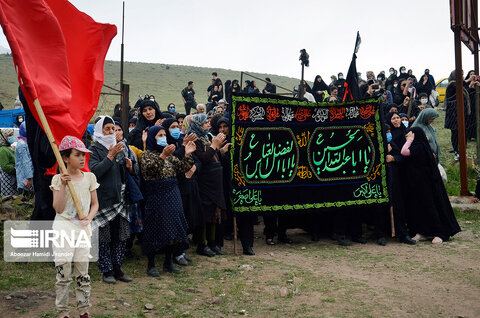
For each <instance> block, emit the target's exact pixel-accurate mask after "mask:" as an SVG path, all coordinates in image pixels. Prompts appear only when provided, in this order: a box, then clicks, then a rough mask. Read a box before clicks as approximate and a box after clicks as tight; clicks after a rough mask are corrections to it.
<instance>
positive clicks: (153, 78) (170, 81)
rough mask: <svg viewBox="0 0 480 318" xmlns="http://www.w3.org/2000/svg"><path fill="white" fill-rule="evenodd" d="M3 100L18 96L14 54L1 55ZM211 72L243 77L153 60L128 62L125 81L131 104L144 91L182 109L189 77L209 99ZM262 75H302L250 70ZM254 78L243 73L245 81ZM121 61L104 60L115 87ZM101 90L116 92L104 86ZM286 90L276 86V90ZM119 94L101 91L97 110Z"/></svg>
mask: <svg viewBox="0 0 480 318" xmlns="http://www.w3.org/2000/svg"><path fill="white" fill-rule="evenodd" d="M0 70H2V71H1V72H0V102H2V103H3V105H4V107H5V108H6V109H10V108H13V102H14V101H15V97H16V96H17V88H18V81H17V76H16V74H15V70H14V67H13V62H12V57H11V56H9V55H5V54H4V55H0ZM212 72H217V73H218V76H219V77H220V78H221V79H222V81H223V82H225V81H226V80H228V79H230V80H233V79H238V80H240V71H234V70H226V69H220V68H206V67H194V66H186V65H166V64H154V63H137V62H127V63H125V66H124V79H125V83H127V84H130V105H132V106H133V105H135V102H136V101H137V99H138V97H139V96H144V95H145V94H152V95H155V99H156V100H157V102H158V104H159V105H160V107H161V110H162V111H163V110H166V107H167V105H168V103H171V102H173V103H175V105H177V107H178V108H180V109H181V110H182V111H183V103H182V99H181V95H180V92H181V90H182V89H183V88H184V87H185V86H186V85H187V82H188V81H193V82H194V89H195V92H196V97H197V101H198V102H199V103H205V102H206V91H207V87H208V86H209V85H210V81H211V78H212V76H211V74H212ZM248 73H249V74H252V75H254V76H257V77H259V78H265V77H270V79H271V80H272V82H274V83H276V84H278V85H280V86H283V87H286V88H289V89H292V88H293V87H294V86H295V85H298V82H299V79H295V78H291V77H285V76H277V75H272V74H259V73H254V72H248ZM247 79H252V78H251V77H248V76H244V79H243V80H244V81H245V80H247ZM119 81H120V62H116V61H105V84H106V85H108V86H111V87H114V88H117V89H119V88H120V84H119ZM256 82H257V86H258V88H259V89H260V90H262V89H263V88H264V86H265V84H264V83H263V82H261V81H258V80H257V81H256ZM102 92H105V93H115V92H114V91H112V90H110V89H108V88H106V87H104V88H103V90H102ZM281 92H285V91H284V90H281V89H278V88H277V93H281ZM119 101H120V97H119V96H114V95H101V96H100V100H99V109H98V111H97V114H110V115H111V113H112V112H113V107H114V106H115V104H117V103H119Z"/></svg>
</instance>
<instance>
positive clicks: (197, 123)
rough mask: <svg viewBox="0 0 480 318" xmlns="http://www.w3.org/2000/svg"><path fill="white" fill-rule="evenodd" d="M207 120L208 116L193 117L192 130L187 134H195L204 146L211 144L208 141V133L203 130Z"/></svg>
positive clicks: (197, 115) (198, 115)
mask: <svg viewBox="0 0 480 318" xmlns="http://www.w3.org/2000/svg"><path fill="white" fill-rule="evenodd" d="M207 118H208V117H207V115H206V114H196V115H193V117H192V120H191V122H190V128H189V129H188V131H187V134H189V133H191V132H193V133H195V134H196V135H197V138H198V139H200V141H201V142H202V143H203V144H204V145H207V144H209V143H210V140H208V131H207V130H205V129H203V128H202V126H203V125H204V124H205V122H206V121H207Z"/></svg>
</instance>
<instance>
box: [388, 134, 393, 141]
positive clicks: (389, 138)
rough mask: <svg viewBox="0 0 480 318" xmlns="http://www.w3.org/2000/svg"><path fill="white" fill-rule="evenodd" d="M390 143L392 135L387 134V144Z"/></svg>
mask: <svg viewBox="0 0 480 318" xmlns="http://www.w3.org/2000/svg"><path fill="white" fill-rule="evenodd" d="M390 141H392V133H387V142H390Z"/></svg>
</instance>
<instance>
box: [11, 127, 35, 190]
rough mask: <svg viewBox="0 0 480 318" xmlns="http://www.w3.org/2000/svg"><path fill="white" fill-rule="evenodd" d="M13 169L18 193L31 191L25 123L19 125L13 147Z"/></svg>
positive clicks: (31, 183) (31, 168) (31, 166)
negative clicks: (15, 144) (15, 142)
mask: <svg viewBox="0 0 480 318" xmlns="http://www.w3.org/2000/svg"><path fill="white" fill-rule="evenodd" d="M15 171H16V176H17V188H18V190H19V193H24V194H27V193H32V191H33V164H32V158H31V157H30V152H29V151H28V144H27V130H26V129H25V123H24V122H23V123H22V124H21V125H20V129H19V131H18V138H17V146H16V147H15Z"/></svg>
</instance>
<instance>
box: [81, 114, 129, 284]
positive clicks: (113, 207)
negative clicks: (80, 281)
mask: <svg viewBox="0 0 480 318" xmlns="http://www.w3.org/2000/svg"><path fill="white" fill-rule="evenodd" d="M93 138H94V141H95V143H94V144H93V145H92V146H91V147H90V148H89V150H90V151H91V152H92V153H91V154H90V160H89V162H88V167H89V168H90V170H91V171H92V172H93V173H94V174H95V176H96V177H97V181H98V183H99V184H100V187H99V188H98V189H97V195H98V202H99V210H98V213H97V215H96V216H95V218H94V219H93V222H92V223H93V224H92V226H93V227H95V228H98V229H99V235H98V240H99V251H98V252H99V256H98V268H99V270H100V272H101V273H102V274H103V275H102V280H103V282H105V283H108V284H115V283H116V281H117V280H120V281H123V282H130V281H132V279H131V278H130V277H129V276H128V275H126V274H125V273H123V272H122V269H121V265H122V261H123V257H124V255H125V248H126V243H127V239H128V238H129V236H130V222H129V218H128V211H127V208H126V206H125V188H126V185H125V184H126V174H127V173H131V174H133V173H134V171H133V165H132V160H130V159H128V158H126V157H125V155H124V150H125V144H124V143H123V142H119V143H117V142H116V135H115V125H114V122H113V119H112V118H111V117H110V116H100V117H98V118H97V120H96V123H95V132H94V134H93Z"/></svg>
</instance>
